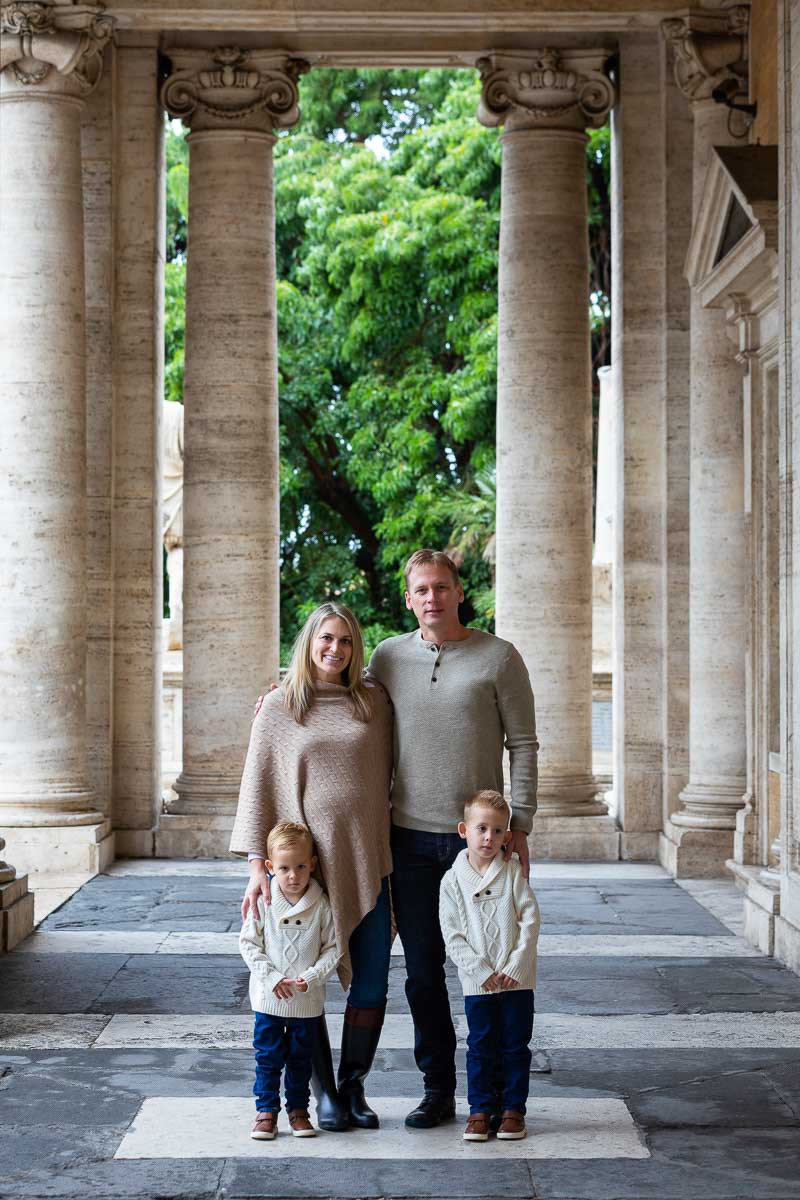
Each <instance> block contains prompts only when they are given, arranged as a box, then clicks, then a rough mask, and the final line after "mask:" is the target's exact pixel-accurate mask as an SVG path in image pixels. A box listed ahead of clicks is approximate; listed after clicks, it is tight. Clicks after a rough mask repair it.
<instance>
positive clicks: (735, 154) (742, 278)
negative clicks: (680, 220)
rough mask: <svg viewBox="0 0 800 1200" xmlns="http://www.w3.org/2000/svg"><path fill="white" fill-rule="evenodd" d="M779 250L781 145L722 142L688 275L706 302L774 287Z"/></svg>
mask: <svg viewBox="0 0 800 1200" xmlns="http://www.w3.org/2000/svg"><path fill="white" fill-rule="evenodd" d="M777 252H778V151H777V147H776V146H717V147H715V149H714V151H713V153H712V157H711V162H710V163H709V167H708V171H707V173H706V180H705V187H704V189H703V197H702V201H701V204H700V210H699V214H698V217H697V220H696V222H695V226H694V229H693V230H692V236H691V239H690V241H689V250H688V253H687V256H686V266H685V271H686V278H687V279H688V280H689V283H690V285H691V286H692V287H693V288H695V289H696V290H697V291H698V292H699V294H700V299H701V303H702V304H703V305H704V306H706V305H707V306H710V307H714V308H717V307H727V305H728V298H729V297H730V296H731V295H732V294H733V293H734V292H735V293H737V294H742V293H749V292H753V291H755V290H757V288H758V286H759V284H760V283H763V284H764V285H765V286H769V280H770V279H771V277H772V273H773V271H774V266H775V263H776V261H777Z"/></svg>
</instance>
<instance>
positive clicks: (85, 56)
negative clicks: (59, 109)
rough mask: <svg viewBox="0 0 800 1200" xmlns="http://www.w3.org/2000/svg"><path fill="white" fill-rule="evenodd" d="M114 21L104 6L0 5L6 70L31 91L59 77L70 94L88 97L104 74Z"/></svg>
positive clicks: (24, 1) (34, 1)
mask: <svg viewBox="0 0 800 1200" xmlns="http://www.w3.org/2000/svg"><path fill="white" fill-rule="evenodd" d="M113 28H114V25H113V21H112V19H111V18H110V17H108V16H106V15H105V9H104V6H103V5H102V4H80V5H78V4H76V5H74V6H71V7H68V6H66V5H63V6H62V5H54V4H52V3H50V2H49V0H12V3H10V4H2V5H0V32H2V56H1V57H0V71H2V72H5V71H6V70H8V72H9V74H10V75H11V77H12V78H13V79H14V80H15V81H16V82H17V83H19V84H22V85H23V86H25V87H30V86H36V85H37V84H43V83H45V82H47V83H48V85H50V84H52V82H53V79H54V72H55V75H56V76H60V77H61V80H62V82H63V81H66V82H67V83H68V88H67V90H68V91H69V92H72V93H73V94H76V95H78V96H86V95H88V94H89V92H91V91H92V89H93V88H94V87H95V86H96V85H97V82H98V80H99V79H100V75H101V74H102V70H103V50H104V49H105V46H106V43H107V42H108V40H109V39H110V37H111V34H112V32H113Z"/></svg>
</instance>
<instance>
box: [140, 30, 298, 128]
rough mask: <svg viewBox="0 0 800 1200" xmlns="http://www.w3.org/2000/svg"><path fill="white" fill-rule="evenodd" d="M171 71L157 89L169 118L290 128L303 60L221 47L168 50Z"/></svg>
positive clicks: (193, 124)
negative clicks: (208, 49) (209, 50)
mask: <svg viewBox="0 0 800 1200" xmlns="http://www.w3.org/2000/svg"><path fill="white" fill-rule="evenodd" d="M169 56H170V58H171V60H172V66H173V73H172V74H171V75H170V76H169V78H168V79H167V80H166V82H165V83H164V85H163V87H162V89H161V102H162V104H163V105H164V107H165V109H166V110H167V112H168V113H169V115H170V116H171V117H175V118H178V119H179V120H181V121H183V122H184V124H185V125H188V126H190V128H191V129H192V130H194V131H197V130H201V129H231V128H238V129H256V130H262V131H265V132H270V133H271V132H272V131H273V130H274V129H288V128H289V127H290V126H292V125H294V123H295V122H296V121H297V119H298V117H299V116H300V109H299V107H298V94H297V80H298V78H299V76H300V75H302V74H303V73H304V72H305V71H307V70H308V63H306V62H305V61H304V60H303V59H299V58H290V57H289V56H288V55H286V54H275V53H274V52H268V51H261V50H240V49H239V48H238V47H237V46H221V47H219V48H218V49H217V50H212V51H211V52H210V53H209V52H208V51H205V50H171V51H170V52H169Z"/></svg>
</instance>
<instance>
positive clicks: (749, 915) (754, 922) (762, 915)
mask: <svg viewBox="0 0 800 1200" xmlns="http://www.w3.org/2000/svg"><path fill="white" fill-rule="evenodd" d="M743 907H744V936H745V937H746V938H747V940H748V942H752V943H753V945H754V946H757V947H758V949H759V950H760V951H761V952H762V953H763V954H770V955H771V954H773V953H774V950H775V915H774V913H772V912H768V911H767V910H766V909H764V908H762V907H761V905H760V904H756V903H755V902H754V901H753V900H752V899H751V898H750V896H749V895H748V896H745V898H744V905H743Z"/></svg>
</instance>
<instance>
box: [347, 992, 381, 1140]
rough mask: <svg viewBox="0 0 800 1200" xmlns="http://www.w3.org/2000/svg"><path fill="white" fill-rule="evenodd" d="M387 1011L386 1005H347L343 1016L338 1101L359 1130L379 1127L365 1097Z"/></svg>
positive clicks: (375, 1114) (376, 1115)
mask: <svg viewBox="0 0 800 1200" xmlns="http://www.w3.org/2000/svg"><path fill="white" fill-rule="evenodd" d="M385 1012H386V1005H385V1004H384V1005H383V1006H382V1007H381V1008H352V1007H351V1006H350V1005H349V1004H348V1006H347V1008H346V1010H345V1014H344V1025H343V1026H342V1057H341V1058H340V1060H339V1099H340V1101H341V1103H342V1107H343V1108H344V1109H345V1111H346V1112H347V1115H348V1117H349V1120H350V1124H351V1125H356V1126H358V1128H359V1129H377V1128H378V1125H379V1124H380V1122H379V1121H378V1114H377V1113H375V1112H373V1110H372V1109H371V1108H370V1106H369V1105H368V1104H367V1101H366V1098H365V1096H364V1080H365V1078H366V1077H367V1075H368V1074H369V1069H370V1067H371V1066H372V1060H373V1059H374V1057H375V1051H376V1050H377V1048H378V1041H379V1039H380V1036H381V1029H382V1028H383V1017H384V1013H385Z"/></svg>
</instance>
